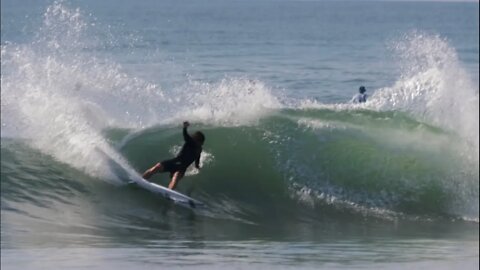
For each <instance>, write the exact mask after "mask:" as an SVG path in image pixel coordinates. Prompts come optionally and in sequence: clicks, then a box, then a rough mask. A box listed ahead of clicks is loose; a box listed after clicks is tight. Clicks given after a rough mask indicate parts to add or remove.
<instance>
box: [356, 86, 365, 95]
mask: <svg viewBox="0 0 480 270" xmlns="http://www.w3.org/2000/svg"><path fill="white" fill-rule="evenodd" d="M358 92H360V93H362V94H363V93H365V92H367V89H365V86H360V88H358Z"/></svg>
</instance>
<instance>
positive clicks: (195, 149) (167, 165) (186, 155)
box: [143, 122, 205, 190]
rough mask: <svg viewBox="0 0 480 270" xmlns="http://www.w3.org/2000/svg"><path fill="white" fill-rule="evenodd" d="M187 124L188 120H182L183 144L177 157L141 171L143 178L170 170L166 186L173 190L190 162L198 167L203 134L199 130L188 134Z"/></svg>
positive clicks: (203, 138) (203, 140)
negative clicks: (168, 181)
mask: <svg viewBox="0 0 480 270" xmlns="http://www.w3.org/2000/svg"><path fill="white" fill-rule="evenodd" d="M189 125H190V124H189V123H188V122H183V139H184V140H185V144H184V145H183V147H182V150H180V153H179V154H178V155H177V157H175V158H173V159H169V160H164V161H161V162H159V163H157V164H155V165H154V166H153V167H151V168H150V169H148V170H147V171H145V173H143V178H145V179H148V178H150V177H151V176H152V175H153V174H155V173H161V172H170V178H171V180H170V184H169V185H168V188H169V189H172V190H173V189H175V187H176V186H177V184H178V182H179V181H180V179H182V177H183V176H184V175H185V171H186V170H187V168H188V166H190V164H192V163H193V162H195V167H196V168H197V169H200V154H201V153H202V145H203V143H204V142H205V136H204V135H203V133H202V132H200V131H197V132H195V133H194V134H193V135H192V136H190V135H189V134H188V132H187V128H188V126H189Z"/></svg>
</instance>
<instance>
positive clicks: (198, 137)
mask: <svg viewBox="0 0 480 270" xmlns="http://www.w3.org/2000/svg"><path fill="white" fill-rule="evenodd" d="M192 138H193V139H194V140H195V141H196V142H197V143H198V144H200V145H203V143H204V142H205V135H203V133H202V132H201V131H197V132H195V133H193V135H192Z"/></svg>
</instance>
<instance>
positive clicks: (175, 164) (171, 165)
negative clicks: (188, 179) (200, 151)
mask: <svg viewBox="0 0 480 270" xmlns="http://www.w3.org/2000/svg"><path fill="white" fill-rule="evenodd" d="M160 164H162V167H163V169H164V170H165V171H166V172H170V174H174V173H175V172H178V171H179V172H180V173H181V174H185V171H186V170H187V166H185V164H183V163H182V162H181V161H180V160H178V159H175V158H174V159H167V160H164V161H162V162H160Z"/></svg>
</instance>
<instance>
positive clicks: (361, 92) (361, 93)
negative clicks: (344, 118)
mask: <svg viewBox="0 0 480 270" xmlns="http://www.w3.org/2000/svg"><path fill="white" fill-rule="evenodd" d="M365 92H367V89H365V86H360V88H358V94H356V95H355V96H354V97H353V98H352V100H351V102H352V103H364V102H366V101H367V94H365Z"/></svg>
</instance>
